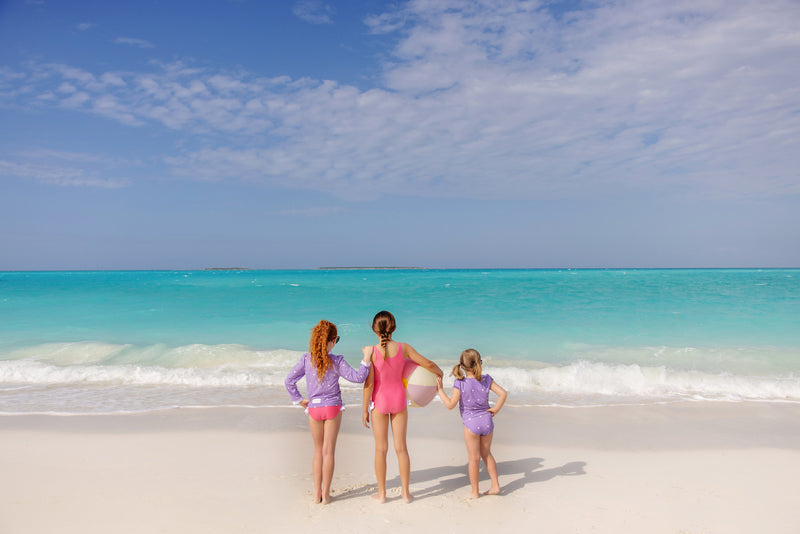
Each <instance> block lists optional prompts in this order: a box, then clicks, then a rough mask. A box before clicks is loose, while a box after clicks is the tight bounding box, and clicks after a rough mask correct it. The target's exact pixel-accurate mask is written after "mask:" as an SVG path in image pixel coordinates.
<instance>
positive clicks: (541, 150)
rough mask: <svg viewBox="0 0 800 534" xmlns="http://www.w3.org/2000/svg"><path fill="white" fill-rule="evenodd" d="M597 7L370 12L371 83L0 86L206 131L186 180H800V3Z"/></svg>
mask: <svg viewBox="0 0 800 534" xmlns="http://www.w3.org/2000/svg"><path fill="white" fill-rule="evenodd" d="M593 6H594V7H592V8H590V9H584V10H580V11H573V12H567V13H553V12H551V11H549V10H548V9H545V8H543V7H542V6H541V5H539V4H536V3H529V2H512V1H505V0H497V1H493V2H472V3H462V2H458V3H452V5H451V4H450V3H446V2H445V3H442V2H410V3H408V4H404V5H403V8H402V9H400V10H397V11H393V12H388V13H384V14H381V15H376V16H375V17H372V18H371V19H369V20H368V23H369V27H370V28H371V29H372V30H373V31H375V32H382V33H384V34H386V35H387V36H389V37H391V38H394V39H395V47H394V54H393V57H392V58H391V59H390V60H389V61H387V63H386V64H385V69H384V73H383V78H382V82H381V83H380V84H379V85H377V86H375V87H373V88H370V89H359V88H356V87H353V86H349V85H343V84H339V83H337V82H335V81H322V80H312V79H290V78H288V77H279V78H265V77H260V76H257V75H254V74H251V73H246V72H241V71H236V72H230V71H221V70H212V69H210V68H202V69H201V68H195V67H193V66H192V65H188V64H185V63H180V62H176V63H170V64H158V65H154V66H153V68H152V69H151V70H149V71H147V72H105V73H92V72H88V71H84V70H81V69H76V68H74V67H70V66H66V65H39V66H37V67H35V68H34V69H32V71H31V72H25V73H22V74H23V75H24V76H23V78H19V76H18V75H19V73H13V72H10V71H8V70H6V71H0V97H3V98H5V99H6V100H7V101H11V102H16V103H17V105H23V104H21V103H20V102H25V101H27V102H28V103H29V105H34V104H33V103H36V105H40V106H41V105H52V104H54V103H55V104H58V105H61V106H67V107H69V108H71V109H74V110H80V111H84V112H89V113H95V114H99V115H102V116H104V117H108V118H110V119H113V120H116V121H119V122H122V123H125V124H130V125H138V124H146V123H160V124H162V125H164V126H165V127H167V128H170V129H173V130H178V131H181V132H185V133H187V134H200V135H202V136H204V138H205V139H206V140H213V142H206V143H204V144H205V146H206V148H204V149H202V150H196V151H186V152H182V153H177V154H174V155H172V156H170V157H169V159H168V163H169V164H171V165H172V166H173V167H174V172H175V173H176V174H179V175H182V176H185V177H187V178H190V179H198V180H228V179H234V180H245V181H260V182H265V183H269V184H278V185H280V186H282V187H295V188H303V189H315V190H322V191H330V192H332V193H334V194H337V195H340V196H342V197H346V198H374V197H376V196H379V195H381V194H386V193H401V194H410V195H420V196H462V197H475V198H520V197H533V196H541V195H562V194H567V193H571V192H576V191H583V192H590V191H593V190H594V191H596V190H600V189H608V188H618V187H624V188H634V189H635V188H647V189H648V190H654V188H655V189H659V188H661V189H687V190H692V191H695V192H697V191H702V192H704V193H714V194H721V193H724V194H738V195H748V194H761V195H771V194H783V193H794V194H796V193H800V177H799V176H798V172H797V169H798V168H800V153H798V151H797V150H796V149H795V148H794V147H796V146H800V89H798V88H799V87H800V38H798V32H797V29H796V24H795V23H794V21H796V20H798V18H800V4H798V3H796V2H792V1H788V0H786V1H784V0H771V1H768V2H761V3H757V4H754V3H752V2H747V1H731V2H722V3H720V2H715V1H712V0H709V1H703V2H688V1H678V2H674V1H669V2H668V1H660V0H653V1H647V2H635V3H630V4H627V3H622V4H621V3H612V2H607V3H598V4H593ZM4 73H5V74H4ZM65 83H67V84H70V86H71V87H72V88H74V91H65V90H62V91H58V90H57V88H59V87H62V88H65V87H66V86H64V85H62V84H65ZM23 86H25V87H27V90H26V91H25V92H21V88H22V87H23ZM4 88H5V90H4ZM41 97H44V98H41ZM37 98H38V100H37ZM255 134H257V136H255V137H254V135H255Z"/></svg>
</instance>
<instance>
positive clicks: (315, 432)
mask: <svg viewBox="0 0 800 534" xmlns="http://www.w3.org/2000/svg"><path fill="white" fill-rule="evenodd" d="M308 427H309V428H310V429H311V439H313V440H314V458H313V460H312V461H311V473H312V474H313V478H314V491H313V494H314V497H313V498H314V502H315V503H318V502H321V501H322V445H323V441H324V428H325V426H324V425H323V421H315V420H314V419H313V418H312V417H311V416H308Z"/></svg>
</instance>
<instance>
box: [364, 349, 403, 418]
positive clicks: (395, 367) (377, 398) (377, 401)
mask: <svg viewBox="0 0 800 534" xmlns="http://www.w3.org/2000/svg"><path fill="white" fill-rule="evenodd" d="M398 345H399V346H400V348H399V350H398V351H397V354H395V355H394V356H392V357H391V358H384V357H383V355H382V354H381V351H380V347H378V346H377V345H376V346H375V348H374V351H375V362H374V365H375V389H373V390H372V402H373V404H374V405H375V409H376V410H378V411H379V412H380V413H382V414H385V415H389V414H397V413H401V412H402V411H403V410H405V409H406V406H407V405H408V401H407V400H406V388H405V387H403V367H404V365H405V360H406V359H405V357H404V356H403V345H402V343H398Z"/></svg>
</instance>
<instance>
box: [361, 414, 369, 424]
mask: <svg viewBox="0 0 800 534" xmlns="http://www.w3.org/2000/svg"><path fill="white" fill-rule="evenodd" d="M361 424H362V425H364V426H365V427H367V428H369V411H367V410H364V411H363V412H362V413H361Z"/></svg>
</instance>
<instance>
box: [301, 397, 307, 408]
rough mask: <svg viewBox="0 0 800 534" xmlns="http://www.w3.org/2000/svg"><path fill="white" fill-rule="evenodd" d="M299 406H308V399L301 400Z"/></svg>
mask: <svg viewBox="0 0 800 534" xmlns="http://www.w3.org/2000/svg"><path fill="white" fill-rule="evenodd" d="M300 406H302V407H303V408H308V399H303V400H301V401H300Z"/></svg>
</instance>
